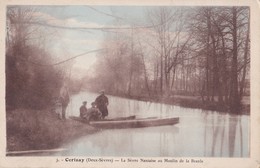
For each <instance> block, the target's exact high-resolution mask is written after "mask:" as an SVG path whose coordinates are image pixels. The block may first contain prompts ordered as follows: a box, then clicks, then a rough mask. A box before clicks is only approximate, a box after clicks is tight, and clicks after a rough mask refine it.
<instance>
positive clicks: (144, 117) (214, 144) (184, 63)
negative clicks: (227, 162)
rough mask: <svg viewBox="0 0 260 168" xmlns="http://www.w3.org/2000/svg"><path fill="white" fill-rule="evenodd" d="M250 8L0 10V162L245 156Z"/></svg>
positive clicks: (249, 151)
mask: <svg viewBox="0 0 260 168" xmlns="http://www.w3.org/2000/svg"><path fill="white" fill-rule="evenodd" d="M251 12H252V11H251V7H250V6H246V5H237V6H236V5H232V6H214V5H211V6H210V5H203V6H202V5H185V6H181V5H178V6H176V5H152V6H151V5H106V4H102V5H100V4H98V5H95V4H93V5H80V4H76V5H72V4H71V5H67V4H66V5H65V4H64V5H51V4H50V5H37V4H31V5H28V4H26V5H19V4H8V5H6V6H5V18H4V22H5V23H4V25H5V30H4V34H5V38H4V43H5V45H4V46H5V47H4V49H5V53H4V54H5V62H4V63H3V64H4V66H5V68H4V71H5V73H4V76H5V81H4V82H5V88H4V89H5V95H4V96H5V100H4V102H5V106H4V107H5V122H4V124H5V125H6V127H5V132H6V136H5V137H4V138H5V144H4V145H5V146H6V148H5V156H4V157H6V158H9V159H11V158H31V157H33V158H36V157H37V158H44V157H46V156H47V157H51V158H54V161H55V162H63V163H72V162H73V163H75V162H86V163H88V162H92V163H95V162H102V163H105V162H121V163H122V162H127V163H153V162H164V163H167V164H169V163H174V162H176V163H180V162H181V160H182V159H181V158H192V159H191V160H188V161H189V162H191V163H203V158H212V159H214V158H226V159H227V158H228V159H232V158H236V159H237V158H240V159H249V158H250V157H251V156H252V143H251V140H252V132H251V127H252V120H251V115H252V113H251V99H252V98H251V94H252V90H251V89H250V88H251V82H250V81H252V80H251V77H252V75H251V72H252V70H251V48H252V40H251V38H252V36H254V34H252V33H251V30H252V29H251V26H252V24H251V20H252V19H251V14H250V13H251ZM255 91H256V90H255ZM258 91H259V90H258ZM258 130H259V128H258ZM108 157H109V158H113V159H111V160H110V159H109V158H108ZM140 157H141V159H140ZM82 158H84V159H82ZM154 158H162V159H161V161H158V160H156V159H154ZM186 162H187V160H186ZM81 165H83V164H81ZM258 165H260V161H259V163H258ZM85 166H87V165H85Z"/></svg>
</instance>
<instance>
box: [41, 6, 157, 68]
mask: <svg viewBox="0 0 260 168" xmlns="http://www.w3.org/2000/svg"><path fill="white" fill-rule="evenodd" d="M36 8H37V11H38V12H37V13H36V15H37V17H39V18H42V20H45V21H46V22H47V24H50V25H57V26H64V27H84V28H103V27H113V26H114V23H115V20H120V22H121V24H122V27H130V25H131V24H132V23H134V24H135V25H137V26H145V25H147V24H146V23H145V22H144V20H145V18H146V12H147V10H148V8H152V7H148V8H147V7H142V6H138V7H134V6H37V7H36ZM117 17H118V18H119V19H117ZM54 29H57V30H58V31H57V33H55V36H57V37H58V38H55V40H52V41H50V43H49V47H50V50H51V52H52V53H53V54H55V55H57V56H59V57H61V58H62V56H63V55H66V57H73V56H75V55H78V54H81V53H84V52H87V51H91V50H96V49H99V48H101V47H102V46H101V43H102V42H103V41H104V39H103V38H104V31H102V30H94V29H87V30H85V29H84V30H75V29H73V30H70V29H60V28H54ZM125 31H130V30H128V29H127V30H125ZM74 61H75V62H74V65H73V68H74V69H75V68H84V69H89V68H90V67H91V65H93V63H94V62H95V61H96V53H91V54H88V55H85V56H82V57H78V58H77V59H75V60H74Z"/></svg>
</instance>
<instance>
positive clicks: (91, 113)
mask: <svg viewBox="0 0 260 168" xmlns="http://www.w3.org/2000/svg"><path fill="white" fill-rule="evenodd" d="M91 106H92V107H91V108H90V109H88V112H87V120H88V121H93V120H100V119H101V118H102V114H101V112H100V111H99V110H98V108H97V107H96V103H95V102H93V103H91Z"/></svg>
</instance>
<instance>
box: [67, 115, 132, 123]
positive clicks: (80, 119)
mask: <svg viewBox="0 0 260 168" xmlns="http://www.w3.org/2000/svg"><path fill="white" fill-rule="evenodd" d="M69 118H70V119H72V120H76V121H79V122H83V123H89V121H87V120H85V119H83V118H80V117H75V116H70V117H69ZM135 118H136V116H135V115H132V116H128V117H117V118H107V119H103V120H102V121H100V122H104V121H118V120H120V121H124V120H133V119H135Z"/></svg>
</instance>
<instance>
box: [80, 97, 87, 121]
mask: <svg viewBox="0 0 260 168" xmlns="http://www.w3.org/2000/svg"><path fill="white" fill-rule="evenodd" d="M86 106H87V101H84V102H82V106H81V107H80V108H79V112H80V118H83V119H86V118H87V112H88V110H87V107H86Z"/></svg>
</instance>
